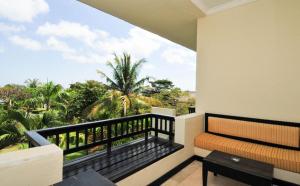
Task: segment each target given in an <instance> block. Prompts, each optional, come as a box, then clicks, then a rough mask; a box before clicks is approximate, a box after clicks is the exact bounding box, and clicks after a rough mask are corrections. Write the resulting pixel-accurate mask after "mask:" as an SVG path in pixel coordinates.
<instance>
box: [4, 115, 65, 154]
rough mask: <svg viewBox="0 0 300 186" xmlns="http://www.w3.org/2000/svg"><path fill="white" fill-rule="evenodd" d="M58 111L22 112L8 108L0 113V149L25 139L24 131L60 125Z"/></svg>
mask: <svg viewBox="0 0 300 186" xmlns="http://www.w3.org/2000/svg"><path fill="white" fill-rule="evenodd" d="M61 125H63V123H62V122H61V118H60V117H59V114H58V111H52V110H50V111H46V112H44V113H41V114H29V115H28V114H27V115H26V114H24V113H23V112H22V111H18V110H9V111H7V112H5V113H1V114H0V149H2V148H5V147H7V146H9V145H14V144H16V143H22V142H25V141H26V137H25V131H27V130H37V129H42V128H48V127H55V126H61Z"/></svg>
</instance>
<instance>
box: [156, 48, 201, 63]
mask: <svg viewBox="0 0 300 186" xmlns="http://www.w3.org/2000/svg"><path fill="white" fill-rule="evenodd" d="M161 56H162V58H163V59H164V60H165V61H166V62H167V63H170V64H189V65H194V64H195V63H196V55H195V52H193V51H191V50H189V49H186V48H181V47H180V48H179V47H177V46H172V47H171V46H169V47H168V48H167V49H166V50H165V51H164V52H163V53H162V54H161Z"/></svg>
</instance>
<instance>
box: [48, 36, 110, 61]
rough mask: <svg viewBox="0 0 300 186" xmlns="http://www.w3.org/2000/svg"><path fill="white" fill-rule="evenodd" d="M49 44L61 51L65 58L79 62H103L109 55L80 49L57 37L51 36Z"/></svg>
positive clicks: (51, 47) (50, 46)
mask: <svg viewBox="0 0 300 186" xmlns="http://www.w3.org/2000/svg"><path fill="white" fill-rule="evenodd" d="M47 46H48V47H49V49H51V50H55V51H58V52H60V53H61V54H62V56H63V58H64V59H66V60H71V61H74V62H77V63H102V62H103V61H104V60H105V57H107V56H105V57H103V56H100V55H97V54H96V53H94V52H88V51H84V52H81V51H78V50H76V49H74V48H71V47H70V46H69V45H68V44H67V43H65V42H63V41H61V40H59V39H57V38H55V37H50V38H49V39H48V40H47ZM106 60H107V58H106Z"/></svg>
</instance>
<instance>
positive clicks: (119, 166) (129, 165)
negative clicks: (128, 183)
mask: <svg viewBox="0 0 300 186" xmlns="http://www.w3.org/2000/svg"><path fill="white" fill-rule="evenodd" d="M182 147H183V146H182V145H178V144H175V145H173V146H170V145H169V144H168V140H163V139H160V138H159V140H154V139H153V138H152V139H151V140H150V141H149V143H144V142H143V141H142V142H139V143H136V144H132V145H129V146H125V147H123V148H120V149H116V150H113V151H112V152H111V155H110V156H106V155H105V154H102V155H99V156H97V155H94V157H93V158H91V159H88V160H85V161H83V162H81V163H76V164H74V165H73V166H69V167H68V168H66V167H65V168H64V177H69V176H73V175H75V174H77V173H79V172H82V171H84V170H88V169H94V170H97V171H98V172H99V173H100V174H102V175H104V176H105V177H107V178H109V179H111V180H112V181H118V180H120V179H121V178H124V177H126V176H128V175H129V174H132V173H134V172H136V171H138V170H140V169H141V168H142V167H145V166H147V165H149V164H151V163H153V162H155V161H158V160H160V159H161V158H163V157H165V156H167V155H169V154H171V153H173V152H175V151H176V150H179V149H181V148H182Z"/></svg>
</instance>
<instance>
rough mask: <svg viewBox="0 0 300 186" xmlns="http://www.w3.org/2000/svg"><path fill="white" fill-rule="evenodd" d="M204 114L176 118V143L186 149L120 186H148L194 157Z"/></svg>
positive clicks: (155, 164) (134, 175)
mask: <svg viewBox="0 0 300 186" xmlns="http://www.w3.org/2000/svg"><path fill="white" fill-rule="evenodd" d="M203 117H204V114H196V113H194V114H188V115H183V116H179V117H176V118H175V143H179V144H182V145H184V148H183V149H181V150H179V151H177V152H175V153H173V154H171V155H169V156H167V157H165V158H163V159H161V160H159V161H157V162H156V163H153V164H152V165H150V166H147V167H146V168H144V169H143V170H140V171H138V172H136V173H134V174H133V175H131V176H129V177H127V178H125V179H123V180H121V181H119V182H118V183H117V185H119V186H133V185H140V186H143V185H148V184H150V183H152V182H153V181H154V180H156V179H158V178H159V177H161V176H162V175H164V174H165V173H167V172H168V171H170V170H171V169H173V168H174V167H176V166H177V165H179V164H180V163H182V162H184V161H185V160H187V159H188V158H190V157H192V156H193V155H194V138H195V136H196V135H197V134H199V133H200V131H201V128H202V125H203Z"/></svg>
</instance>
